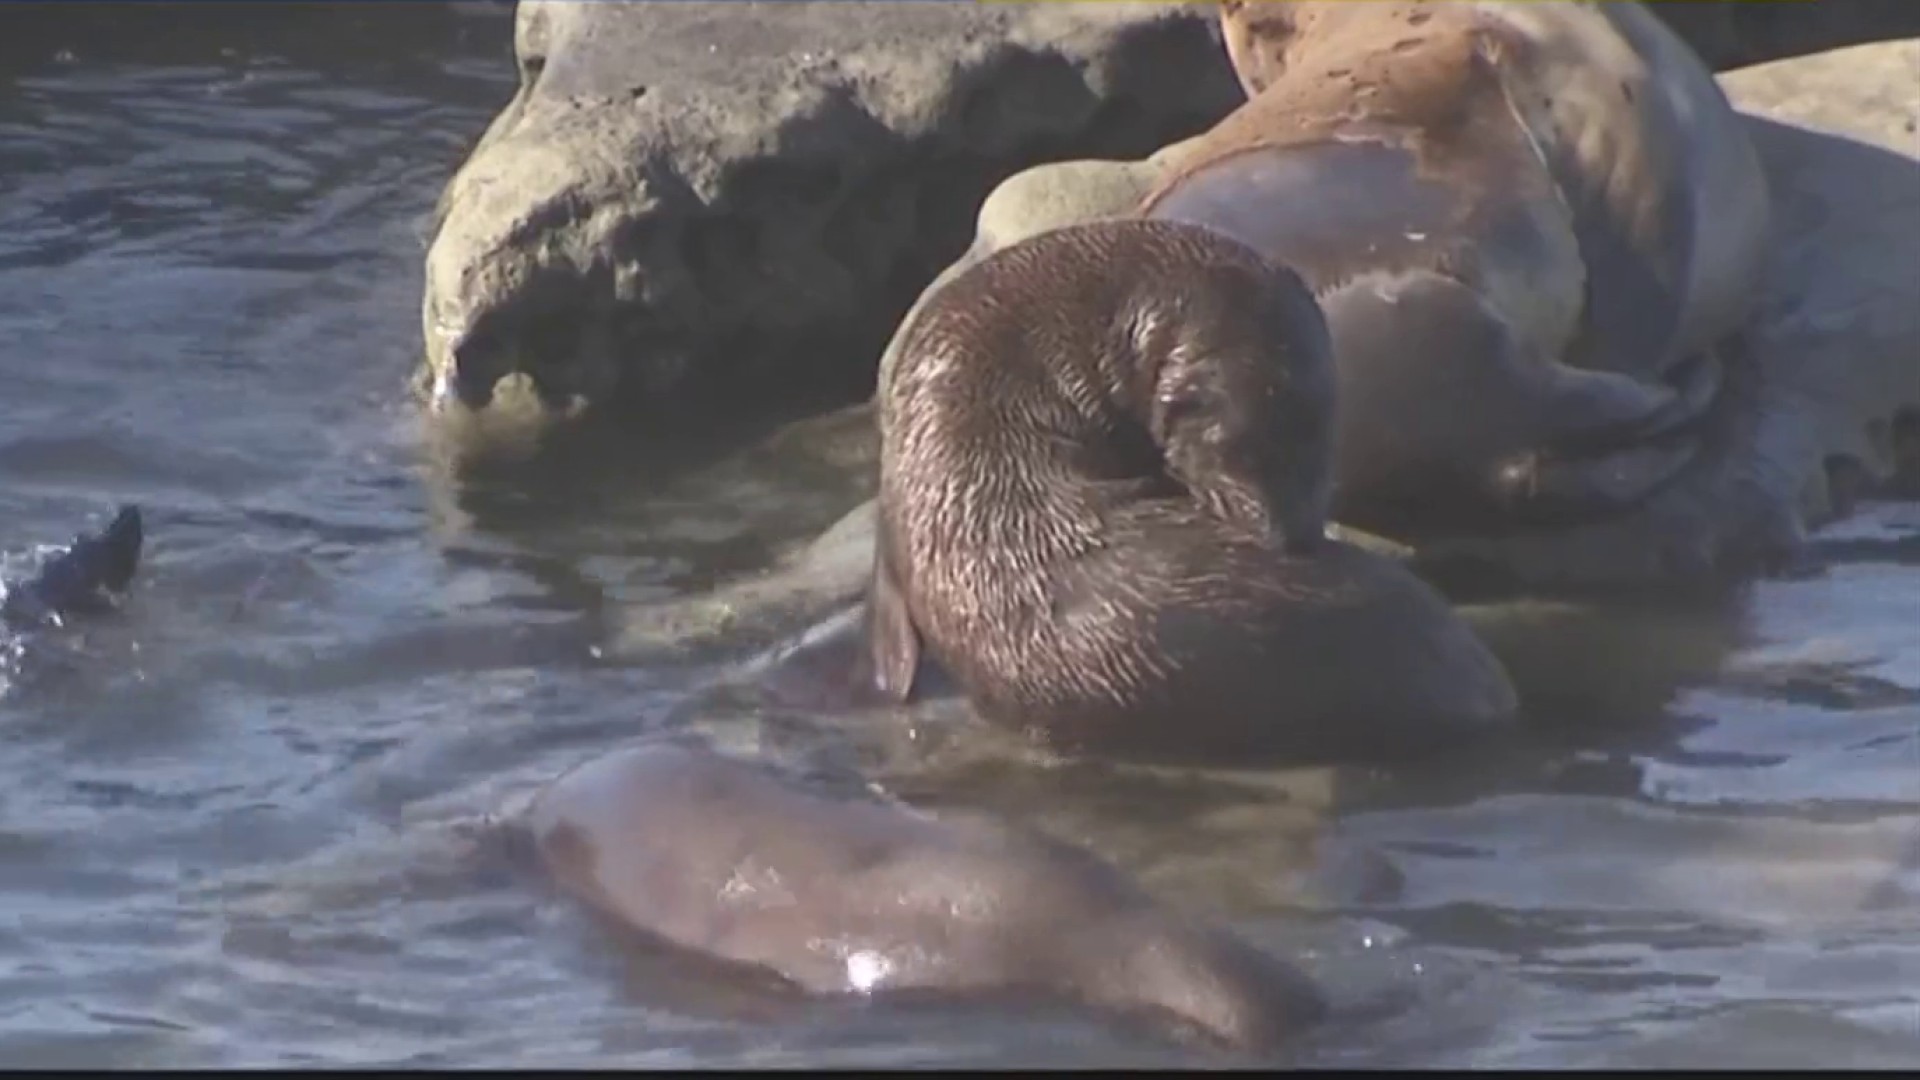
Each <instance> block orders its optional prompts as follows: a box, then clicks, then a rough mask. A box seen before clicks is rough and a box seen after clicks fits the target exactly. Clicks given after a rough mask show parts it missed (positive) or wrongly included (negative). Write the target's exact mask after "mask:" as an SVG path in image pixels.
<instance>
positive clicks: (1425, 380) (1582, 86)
mask: <svg viewBox="0 0 1920 1080" xmlns="http://www.w3.org/2000/svg"><path fill="white" fill-rule="evenodd" d="M1221 18H1222V24H1223V31H1224V37H1225V39H1226V43H1227V51H1228V54H1229V56H1230V58H1231V60H1232V62H1233V64H1234V68H1235V71H1236V72H1237V74H1238V75H1239V77H1240V79H1241V81H1242V83H1243V85H1244V86H1245V87H1246V88H1247V90H1248V91H1249V93H1250V94H1252V95H1253V96H1252V98H1251V99H1250V100H1249V101H1248V102H1247V103H1246V104H1245V105H1244V106H1242V107H1241V108H1240V109H1238V110H1236V111H1235V112H1234V113H1233V114H1231V115H1229V116H1228V117H1227V118H1225V119H1224V120H1222V121H1221V122H1220V123H1219V124H1218V125H1216V126H1215V127H1214V128H1212V129H1211V130H1210V131H1208V132H1207V133H1205V134H1204V135H1202V136H1201V137H1199V138H1198V139H1196V140H1194V141H1193V142H1192V143H1191V144H1189V145H1188V146H1187V147H1185V148H1183V152H1182V154H1181V157H1180V160H1179V161H1178V162H1177V164H1176V166H1175V167H1174V168H1173V169H1172V170H1170V171H1169V172H1168V173H1167V174H1166V175H1164V176H1163V177H1162V179H1161V181H1160V182H1159V184H1158V185H1157V186H1156V188H1155V189H1154V190H1153V191H1152V192H1150V193H1149V194H1148V195H1147V197H1146V198H1145V199H1144V200H1143V201H1142V203H1141V206H1140V213H1141V214H1142V215H1143V216H1145V217H1148V218H1151V219H1156V220H1170V221H1183V222H1189V223H1194V224H1200V225H1204V226H1206V227H1208V228H1212V229H1215V230H1218V231H1220V232H1222V233H1224V234H1226V235H1229V236H1232V237H1234V238H1236V239H1238V240H1240V241H1242V242H1244V243H1247V244H1248V245H1250V246H1252V247H1253V248H1255V249H1256V250H1258V251H1260V252H1261V253H1262V254H1263V255H1266V256H1267V257H1268V258H1269V259H1272V260H1273V261H1276V262H1280V263H1283V264H1285V265H1287V266H1289V267H1292V268H1293V269H1295V270H1296V271H1298V272H1299V273H1300V274H1301V276H1302V277H1303V278H1305V279H1306V281H1307V282H1308V283H1309V284H1310V285H1311V286H1312V288H1313V290H1314V292H1315V294H1316V297H1317V299H1318V300H1319V303H1320V305H1321V307H1322V309H1323V311H1324V313H1325V316H1326V319H1327V323H1328V326H1329V329H1330V332H1331V334H1332V337H1333V341H1334V353H1335V356H1336V359H1337V362H1338V369H1339V390H1340V402H1341V407H1340V414H1339V417H1338V419H1337V427H1338V436H1337V446H1338V451H1337V453H1336V461H1337V470H1336V481H1335V490H1334V497H1333V504H1332V512H1333V515H1334V516H1335V517H1336V518H1337V519H1338V520H1340V521H1342V522H1343V523H1346V524H1349V525H1352V526H1356V527H1358V528H1362V529H1367V530H1370V531H1376V532H1382V533H1385V534H1387V535H1389V536H1392V537H1393V538H1395V539H1399V540H1403V541H1407V542H1410V543H1415V544H1416V545H1417V544H1418V543H1420V542H1422V541H1425V540H1429V539H1432V538H1436V537H1446V536H1453V535H1479V536H1487V535H1499V534H1501V533H1502V532H1510V531H1516V530H1517V531H1527V530H1530V529H1539V528H1557V527H1563V526H1566V525H1568V524H1571V523H1578V522H1580V521H1586V520H1594V519H1597V518H1601V517H1605V516H1609V515H1619V514H1622V513H1626V512H1629V511H1630V510H1631V509H1632V508H1633V507H1635V506H1636V505H1638V504H1640V503H1642V502H1644V501H1645V500H1646V499H1647V498H1648V497H1649V496H1650V495H1651V494H1652V493H1654V492H1656V491H1657V490H1659V489H1660V488H1661V487H1662V486H1663V485H1665V484H1668V483H1670V482H1672V481H1674V480H1675V479H1676V478H1677V477H1679V476H1681V475H1683V474H1684V473H1685V471H1686V470H1687V469H1689V468H1690V467H1693V466H1694V465H1695V464H1696V459H1697V458H1698V456H1699V455H1700V452H1701V447H1702V446H1703V443H1704V442H1705V441H1706V440H1709V439H1710V438H1713V437H1716V436H1715V432H1716V431H1719V430H1720V429H1719V428H1716V427H1715V425H1716V424H1721V425H1722V426H1724V424H1723V420H1724V418H1723V417H1721V416H1720V415H1719V413H1718V412H1716V410H1717V409H1720V408H1721V407H1722V406H1724V407H1725V408H1726V409H1736V408H1750V407H1751V405H1752V398H1753V395H1751V394H1748V395H1745V397H1741V396H1739V395H1729V394H1728V393H1726V392H1725V390H1726V385H1725V384H1726V383H1727V382H1728V381H1729V380H1730V379H1734V378H1739V377H1744V376H1743V375H1740V374H1738V373H1734V374H1729V372H1728V368H1729V367H1730V366H1732V365H1737V364H1740V363H1743V362H1744V361H1743V360H1742V358H1741V356H1740V354H1739V350H1738V349H1734V348H1724V347H1722V346H1724V345H1726V344H1727V343H1728V342H1729V341H1730V340H1731V339H1734V338H1735V337H1737V335H1738V333H1739V331H1740V329H1741V326H1742V323H1743V321H1744V319H1745V318H1746V315H1747V311H1748V307H1749V305H1750V303H1751V301H1752V298H1753V296H1754V294H1755V293H1756V291H1757V285H1758V283H1759V279H1760V273H1761V264H1762V256H1763V253H1764V249H1765V244H1766V238H1767V229H1768V225H1769V207H1768V193H1767V185H1766V181H1765V178H1764V176H1763V174H1762V172H1761V168H1760V164H1759V161H1758V158H1757V156H1756V155H1755V152H1754V149H1753V147H1752V145H1751V143H1750V141H1749V139H1748V136H1747V133H1746V130H1745V128H1744V127H1743V126H1742V124H1741V122H1740V120H1739V118H1738V117H1737V115H1736V114H1735V113H1734V111H1733V109H1732V107H1731V106H1730V105H1729V104H1728V102H1727V99H1726V96H1725V95H1724V94H1723V93H1722V92H1721V90H1720V89H1719V87H1718V86H1717V85H1716V84H1715V83H1714V81H1713V79H1712V77H1711V76H1710V75H1709V73H1708V72H1707V70H1706V69H1705V67H1704V66H1703V65H1702V64H1701V63H1700V62H1699V60H1698V59H1697V58H1696V57H1695V56H1694V55H1693V54H1692V53H1691V52H1690V51H1689V50H1688V49H1687V47H1686V46H1685V44H1684V43H1682V42H1681V41H1680V40H1679V39H1678V38H1677V37H1675V36H1674V35H1673V33H1672V32H1671V31H1669V30H1668V29H1667V28H1666V27H1665V26H1664V25H1662V24H1661V23H1660V22H1659V20H1658V19H1656V18H1655V17H1654V16H1653V15H1651V14H1650V13H1648V12H1647V11H1646V10H1644V9H1643V8H1642V7H1641V6H1639V5H1638V4H1634V3H1625V2H1622V3H1574V2H1542V3H1513V2H1490V0H1489V2H1461V3H1419V2H1415V3H1369V4H1352V3H1331V2H1315V0H1305V2H1297V3H1285V2H1272V3H1239V2H1228V3H1224V4H1223V5H1222V7H1221ZM1736 399H1737V400H1736ZM1740 402H1745V403H1746V404H1744V405H1743V404H1740ZM1787 512H1790V511H1787ZM1787 531H1789V532H1791V530H1790V529H1789V530H1787ZM1689 569H1692V567H1689Z"/></svg>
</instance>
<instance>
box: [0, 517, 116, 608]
mask: <svg viewBox="0 0 1920 1080" xmlns="http://www.w3.org/2000/svg"><path fill="white" fill-rule="evenodd" d="M142 541H143V534H142V531H141V523H140V508H139V507H137V506H130V505H129V506H122V507H121V508H120V511H119V513H117V514H115V515H114V518H113V520H112V521H110V522H108V523H107V526H106V528H104V529H102V530H100V531H99V532H97V533H94V534H92V535H87V534H85V533H82V534H81V535H79V536H76V537H74V539H73V543H71V544H69V545H68V546H67V547H66V549H65V550H62V551H60V552H58V553H57V554H55V555H53V556H52V557H50V558H48V559H47V560H46V562H44V563H42V564H41V566H40V569H39V571H38V572H36V573H35V574H33V575H32V576H31V577H29V578H26V579H25V580H22V581H17V582H12V583H9V584H5V585H4V586H0V626H4V627H5V628H7V629H9V630H15V631H18V630H23V629H28V628H31V627H36V626H43V625H46V624H48V623H53V624H58V623H59V622H60V621H62V620H63V619H65V618H66V617H67V616H69V615H74V614H85V613H91V612H96V611H99V610H101V609H102V608H104V607H105V606H106V604H107V594H109V593H120V592H125V591H126V589H127V586H128V585H129V584H130V583H131V582H132V581H133V575H134V571H136V570H137V569H138V568H139V566H140V547H141V543H142Z"/></svg>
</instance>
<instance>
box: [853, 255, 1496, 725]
mask: <svg viewBox="0 0 1920 1080" xmlns="http://www.w3.org/2000/svg"><path fill="white" fill-rule="evenodd" d="M1331 365H1332V360H1331V358H1330V356H1329V354H1328V341H1327V333H1326V326H1325V324H1324V322H1323V321H1322V320H1321V318H1320V314H1319V312H1318V311H1317V310H1316V308H1315V306H1314V302H1313V299H1312V298H1311V296H1309V295H1308V293H1307V290H1306V288H1305V286H1304V285H1302V284H1301V282H1300V280H1299V278H1298V277H1296V276H1295V275H1294V274H1293V273H1291V272H1290V271H1288V270H1286V269H1283V268H1280V267H1277V266H1275V265H1273V264H1272V263H1270V262H1268V261H1267V260H1265V259H1263V258H1262V257H1261V256H1260V255H1259V254H1258V253H1257V252H1255V251H1253V250H1252V249H1250V248H1248V247H1247V246H1245V245H1243V244H1240V243H1238V242H1236V241H1233V240H1230V239H1228V238H1226V237H1224V236H1222V235H1220V234H1219V233H1217V232H1214V231H1212V230H1209V229H1204V228H1200V227H1198V226H1192V225H1181V224H1176V223H1172V222H1150V221H1139V220H1122V221H1104V222H1093V223H1086V224H1080V225H1075V226H1072V227H1068V228H1063V229H1057V230H1053V231H1050V232H1046V233H1042V234H1040V235H1038V236H1035V237H1032V238H1029V239H1027V240H1024V241H1021V242H1020V243H1017V244H1014V245H1012V246H1010V247H1007V248H1005V249H1002V250H1000V251H997V252H995V253H993V254H992V255H990V256H988V257H987V258H985V259H983V260H981V261H980V262H979V263H977V264H975V265H973V266H971V267H968V268H967V269H966V270H964V271H962V272H961V273H959V274H956V275H955V276H954V277H953V279H952V280H951V281H949V282H948V283H947V284H946V285H945V286H943V287H942V288H941V289H940V290H939V292H938V293H937V294H935V295H933V296H931V297H929V298H927V300H926V302H925V304H924V305H923V307H922V308H921V309H920V311H919V313H918V315H917V316H916V317H915V319H914V321H913V324H912V325H911V327H909V328H908V329H907V330H906V337H905V339H904V340H903V341H902V342H901V343H900V348H899V350H898V352H897V353H896V356H895V362H894V363H893V364H892V365H891V367H890V368H889V370H888V372H887V380H886V382H885V384H884V385H882V386H881V387H880V388H879V392H878V394H877V401H878V427H879V430H880V490H879V507H880V520H879V522H878V528H877V534H876V539H875V545H874V572H873V580H872V582H871V583H870V585H869V586H868V593H867V618H868V636H869V647H870V654H871V663H872V665H873V670H872V672H871V675H872V679H873V682H874V684H875V685H876V686H877V687H878V688H879V690H880V691H881V692H882V693H883V694H885V695H886V696H888V697H890V698H892V699H894V700H906V699H907V698H908V697H910V696H911V695H912V693H913V690H914V686H915V682H916V677H917V674H918V672H919V669H920V666H921V661H922V658H923V657H922V651H923V647H924V648H925V651H926V652H927V653H928V654H930V655H931V658H932V659H934V660H936V661H938V665H939V668H940V669H941V670H943V671H945V672H947V673H949V674H951V676H952V677H953V678H954V681H955V682H957V683H958V684H959V685H960V686H961V687H962V688H963V689H964V690H965V692H966V694H967V697H968V698H969V700H970V701H971V702H972V704H973V705H974V707H975V709H976V710H977V711H979V712H980V713H981V714H982V715H984V716H985V717H987V718H988V719H990V720H993V721H997V722H999V723H1002V724H1006V725H1009V726H1013V727H1017V728H1022V729H1025V730H1027V731H1029V732H1030V733H1033V734H1036V735H1040V736H1043V737H1045V738H1046V739H1047V740H1048V741H1049V742H1051V743H1053V744H1054V745H1055V747H1056V748H1059V749H1066V750H1096V751H1098V752H1102V753H1107V754H1113V755H1144V756H1150V757H1153V758H1157V759H1168V758H1204V759H1215V760H1219V759H1227V758H1231V759H1237V760H1247V759H1249V758H1258V759H1263V760H1278V759H1286V760H1295V761H1299V760H1324V759H1333V758H1344V757H1349V756H1360V755H1365V756H1381V755H1390V754H1393V753H1396V752H1414V751H1417V750H1421V749H1425V748H1429V747H1432V746H1435V745H1441V744H1446V743H1449V742H1453V741H1457V740H1458V739H1459V738H1460V737H1462V736H1463V735H1464V734H1467V733H1472V732H1479V731H1483V730H1485V729H1488V728H1491V727H1496V726H1499V725H1501V724H1503V723H1505V722H1506V721H1508V720H1510V719H1511V718H1512V716H1513V711H1514V695H1513V690H1512V687H1511V686H1510V685H1509V683H1508V681H1507V677H1506V674H1505V672H1504V671H1503V670H1502V669H1501V667H1500V665H1499V663H1498V662H1497V661H1496V660H1494V658H1493V657H1492V656H1491V655H1490V654H1489V653H1488V652H1487V650H1486V648H1485V647H1484V646H1483V645H1482V644H1481V643H1480V641H1479V640H1478V639H1477V638H1476V637H1474V635H1473V633H1472V632H1471V631H1470V630H1469V629H1468V628H1467V627H1466V626H1465V625H1464V624H1463V623H1461V622H1460V620H1459V619H1458V618H1457V617H1456V616H1455V615H1454V614H1453V613H1452V611H1450V610H1449V609H1448V608H1447V606H1446V604H1445V602H1444V601H1442V600H1441V598H1440V597H1439V595H1438V594H1436V593H1435V592H1433V591H1432V590H1431V589H1430V588H1429V587H1427V586H1426V585H1425V584H1423V583H1421V582H1420V581H1419V580H1418V579H1417V578H1415V577H1414V576H1413V575H1412V574H1411V573H1410V572H1408V571H1407V570H1405V569H1403V568H1401V567H1400V566H1399V565H1397V564H1396V563H1394V562H1392V561H1391V560H1388V559H1385V558H1382V557H1379V556H1377V555H1373V554H1370V553H1368V552H1365V551H1362V550H1360V549H1359V548H1356V547H1353V546H1351V545H1347V544H1344V543H1340V542H1338V541H1335V540H1331V539H1328V538H1327V537H1326V535H1325V533H1326V529H1327V519H1326V498H1327V486H1328V456H1329V453H1330V451H1331V435H1330V433H1331V426H1332V413H1333V408H1334V387H1333V380H1332V373H1331Z"/></svg>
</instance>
